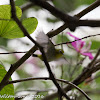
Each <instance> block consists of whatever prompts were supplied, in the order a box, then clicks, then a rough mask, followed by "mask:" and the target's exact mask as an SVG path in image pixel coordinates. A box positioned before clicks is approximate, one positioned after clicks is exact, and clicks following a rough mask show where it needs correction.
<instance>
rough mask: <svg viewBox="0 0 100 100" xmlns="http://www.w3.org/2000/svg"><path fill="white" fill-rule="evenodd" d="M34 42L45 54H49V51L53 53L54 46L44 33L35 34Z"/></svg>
mask: <svg viewBox="0 0 100 100" xmlns="http://www.w3.org/2000/svg"><path fill="white" fill-rule="evenodd" d="M36 41H37V42H38V43H39V44H40V45H41V46H42V47H43V48H44V51H45V53H50V51H51V49H52V51H55V47H54V44H53V43H52V42H51V40H50V39H49V37H48V36H47V35H46V34H45V33H44V32H42V31H41V32H39V33H38V34H37V36H36Z"/></svg>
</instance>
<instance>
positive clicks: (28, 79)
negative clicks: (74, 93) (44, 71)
mask: <svg viewBox="0 0 100 100" xmlns="http://www.w3.org/2000/svg"><path fill="white" fill-rule="evenodd" d="M30 80H51V79H50V78H48V77H38V78H25V79H20V80H14V81H9V82H8V83H6V84H13V83H18V82H24V81H30ZM56 80H57V81H59V82H63V83H66V84H69V85H71V86H72V87H74V88H76V89H77V90H79V91H80V92H81V93H82V94H83V95H84V96H85V97H86V98H87V100H91V99H90V98H89V97H88V95H87V94H86V93H85V92H84V91H83V90H81V89H80V88H79V87H78V86H76V85H75V84H73V83H71V82H69V81H67V80H63V79H56Z"/></svg>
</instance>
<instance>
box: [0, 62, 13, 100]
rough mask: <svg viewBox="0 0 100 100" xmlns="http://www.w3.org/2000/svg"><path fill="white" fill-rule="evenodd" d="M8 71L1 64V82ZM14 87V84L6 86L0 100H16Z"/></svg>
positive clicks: (0, 92)
mask: <svg viewBox="0 0 100 100" xmlns="http://www.w3.org/2000/svg"><path fill="white" fill-rule="evenodd" d="M6 73H7V71H6V70H5V68H4V67H3V66H2V65H1V64H0V82H1V80H2V79H3V77H4V76H5V74H6ZM11 96H14V87H13V85H12V84H10V85H7V86H5V87H4V88H3V89H2V90H1V91H0V100H14V98H13V97H11Z"/></svg>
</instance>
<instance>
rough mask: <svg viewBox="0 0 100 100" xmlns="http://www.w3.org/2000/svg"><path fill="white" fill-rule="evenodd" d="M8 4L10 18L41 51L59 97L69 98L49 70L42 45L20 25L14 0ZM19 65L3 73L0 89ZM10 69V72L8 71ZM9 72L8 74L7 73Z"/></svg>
mask: <svg viewBox="0 0 100 100" xmlns="http://www.w3.org/2000/svg"><path fill="white" fill-rule="evenodd" d="M10 5H11V14H12V16H11V17H12V18H13V19H14V21H15V22H16V23H17V25H18V26H19V28H20V29H21V30H22V32H23V34H24V35H25V36H27V37H28V38H29V39H30V40H31V41H32V42H33V43H35V45H36V47H38V48H39V50H40V51H41V53H42V57H43V61H44V63H45V65H46V68H47V70H48V72H49V77H50V79H51V80H52V81H53V83H54V84H55V86H56V87H57V89H58V94H59V96H60V98H61V97H62V96H64V97H65V98H66V99H68V100H70V98H69V97H68V96H67V95H66V93H65V92H64V91H63V90H62V88H61V87H60V86H59V84H58V83H57V81H56V79H55V77H54V75H53V73H52V71H51V68H50V65H49V63H48V61H47V58H46V55H45V52H44V50H43V47H41V46H40V45H39V44H38V43H37V42H36V41H35V40H34V39H33V38H32V37H31V36H30V35H29V34H28V32H27V30H26V29H25V28H24V26H23V25H22V23H21V22H20V20H19V19H18V18H17V16H16V9H15V4H14V1H13V0H10ZM18 67H19V66H18V65H17V66H16V68H14V66H13V65H12V66H11V67H10V69H9V70H8V72H7V74H6V75H5V77H4V78H3V80H2V81H1V83H0V90H1V89H2V88H3V87H4V86H5V83H6V82H7V81H8V80H9V78H10V76H11V75H12V73H13V72H14V71H15V70H16V69H17V68H18ZM10 70H11V72H10ZM8 74H9V75H8Z"/></svg>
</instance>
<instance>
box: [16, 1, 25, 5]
mask: <svg viewBox="0 0 100 100" xmlns="http://www.w3.org/2000/svg"><path fill="white" fill-rule="evenodd" d="M26 2H27V0H16V1H15V5H16V6H21V5H23V4H24V3H26Z"/></svg>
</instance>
